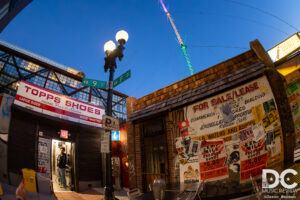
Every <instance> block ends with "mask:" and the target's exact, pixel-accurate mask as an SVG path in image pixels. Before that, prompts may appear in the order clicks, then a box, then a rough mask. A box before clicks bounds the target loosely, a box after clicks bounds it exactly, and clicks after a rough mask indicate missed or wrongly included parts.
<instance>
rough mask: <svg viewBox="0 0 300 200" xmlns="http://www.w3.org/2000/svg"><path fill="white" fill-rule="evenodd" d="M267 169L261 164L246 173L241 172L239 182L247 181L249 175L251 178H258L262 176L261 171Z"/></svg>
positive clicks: (265, 165)
mask: <svg viewBox="0 0 300 200" xmlns="http://www.w3.org/2000/svg"><path fill="white" fill-rule="evenodd" d="M266 168H267V164H266V163H265V164H263V165H261V166H258V167H255V168H252V169H250V170H247V171H241V181H244V180H247V179H249V178H250V175H251V176H252V177H255V176H258V175H261V174H262V170H263V169H266Z"/></svg>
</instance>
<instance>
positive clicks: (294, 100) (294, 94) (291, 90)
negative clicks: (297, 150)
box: [286, 79, 300, 146]
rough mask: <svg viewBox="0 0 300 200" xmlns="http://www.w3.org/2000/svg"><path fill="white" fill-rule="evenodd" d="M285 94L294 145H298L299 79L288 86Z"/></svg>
mask: <svg viewBox="0 0 300 200" xmlns="http://www.w3.org/2000/svg"><path fill="white" fill-rule="evenodd" d="M286 94H287V97H288V101H289V104H290V108H291V111H292V116H293V121H294V126H295V133H296V145H297V146H299V145H300V79H299V80H297V81H295V82H293V83H291V84H289V86H288V87H287V88H286Z"/></svg>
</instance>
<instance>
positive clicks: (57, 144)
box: [51, 140, 75, 191]
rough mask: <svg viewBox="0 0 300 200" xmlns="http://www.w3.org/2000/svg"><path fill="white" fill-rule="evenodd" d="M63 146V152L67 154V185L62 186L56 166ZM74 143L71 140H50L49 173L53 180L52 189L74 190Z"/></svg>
mask: <svg viewBox="0 0 300 200" xmlns="http://www.w3.org/2000/svg"><path fill="white" fill-rule="evenodd" d="M61 147H64V148H65V154H66V155H67V164H66V170H65V178H66V185H67V187H66V188H64V187H63V186H62V185H61V184H60V183H61V181H60V178H59V172H58V167H57V162H58V159H57V158H58V156H59V154H60V153H61V150H60V148H61ZM74 158H75V145H74V143H71V142H66V141H61V140H52V152H51V161H52V162H51V169H52V170H51V173H52V181H53V190H54V191H71V190H74V187H75V184H74V167H75V166H74V164H75V159H74Z"/></svg>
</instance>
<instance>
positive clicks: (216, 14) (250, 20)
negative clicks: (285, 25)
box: [199, 11, 289, 36]
mask: <svg viewBox="0 0 300 200" xmlns="http://www.w3.org/2000/svg"><path fill="white" fill-rule="evenodd" d="M199 14H203V15H215V16H222V17H229V18H233V19H239V20H244V21H249V22H252V23H255V24H259V25H262V26H265V27H269V28H272V29H274V30H276V31H279V32H281V33H283V34H285V35H287V36H289V34H288V33H287V32H285V31H283V30H281V29H279V28H277V27H275V26H272V25H269V24H265V23H262V22H260V21H256V20H253V19H249V18H245V17H241V16H236V15H227V14H219V13H205V12H202V11H200V13H199Z"/></svg>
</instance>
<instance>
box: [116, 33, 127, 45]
mask: <svg viewBox="0 0 300 200" xmlns="http://www.w3.org/2000/svg"><path fill="white" fill-rule="evenodd" d="M128 38H129V36H128V33H127V32H126V31H124V30H121V31H118V32H117V34H116V41H117V42H118V43H119V44H125V43H126V42H127V41H128Z"/></svg>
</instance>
